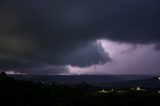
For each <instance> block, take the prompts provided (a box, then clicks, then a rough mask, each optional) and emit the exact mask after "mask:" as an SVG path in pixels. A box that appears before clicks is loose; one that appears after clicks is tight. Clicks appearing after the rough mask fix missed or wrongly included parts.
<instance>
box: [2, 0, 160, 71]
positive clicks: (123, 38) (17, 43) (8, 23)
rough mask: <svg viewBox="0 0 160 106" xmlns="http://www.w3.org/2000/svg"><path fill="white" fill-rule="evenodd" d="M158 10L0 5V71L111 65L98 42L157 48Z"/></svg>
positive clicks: (59, 3) (89, 1)
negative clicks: (108, 63) (110, 41)
mask: <svg viewBox="0 0 160 106" xmlns="http://www.w3.org/2000/svg"><path fill="white" fill-rule="evenodd" d="M159 4H160V1H159V0H152V1H151V0H129V1H128V0H121V1H119V0H112V1H109V0H75V1H72V0H69V1H66V0H54V1H51V0H34V1H33V0H23V1H22V0H14V1H13V0H4V1H1V2H0V23H1V24H0V63H1V65H0V69H1V70H4V69H15V70H17V69H19V70H20V69H25V68H28V69H32V68H33V69H35V67H37V68H38V69H39V67H40V66H43V67H46V66H48V65H52V66H56V67H57V66H64V67H65V66H66V65H73V66H79V67H86V66H91V65H93V64H104V63H107V62H110V61H111V60H112V59H111V58H110V57H109V54H108V53H107V52H104V50H103V48H102V47H101V45H100V44H97V42H96V41H97V39H100V38H105V39H111V40H113V41H116V42H121V43H123V42H127V43H132V44H159V42H160V36H159V35H160V30H159V28H160V21H159V19H160V7H159ZM157 47H158V46H156V49H157ZM33 72H34V71H33ZM55 72H56V71H55ZM37 73H38V72H37ZM44 73H45V72H44ZM46 73H48V72H47V71H46Z"/></svg>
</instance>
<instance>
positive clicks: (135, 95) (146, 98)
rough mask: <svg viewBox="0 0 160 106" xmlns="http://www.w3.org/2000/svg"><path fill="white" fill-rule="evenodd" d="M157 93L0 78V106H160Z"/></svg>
mask: <svg viewBox="0 0 160 106" xmlns="http://www.w3.org/2000/svg"><path fill="white" fill-rule="evenodd" d="M157 91H158V89H149V90H136V89H133V88H132V89H130V88H126V89H125V88H124V89H116V90H115V89H114V90H112V89H105V90H102V88H100V87H95V86H90V85H88V84H86V83H85V82H82V83H81V84H77V85H72V86H69V85H67V86H66V85H55V84H43V82H31V81H17V80H15V79H13V78H11V77H7V76H5V75H4V74H1V75H0V106H160V94H159V93H158V92H157Z"/></svg>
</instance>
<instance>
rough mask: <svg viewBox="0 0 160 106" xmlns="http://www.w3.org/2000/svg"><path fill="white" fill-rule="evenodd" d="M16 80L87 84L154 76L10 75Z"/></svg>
mask: <svg viewBox="0 0 160 106" xmlns="http://www.w3.org/2000/svg"><path fill="white" fill-rule="evenodd" d="M12 77H14V78H15V79H18V80H32V81H37V80H38V81H43V82H46V83H52V82H54V83H56V84H78V83H81V81H85V82H87V83H88V84H97V83H114V82H121V81H130V80H141V79H149V78H152V77H155V76H153V75H12Z"/></svg>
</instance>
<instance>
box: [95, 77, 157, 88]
mask: <svg viewBox="0 0 160 106" xmlns="http://www.w3.org/2000/svg"><path fill="white" fill-rule="evenodd" d="M95 85H97V86H103V87H109V88H128V87H137V86H140V87H144V88H160V80H159V79H158V77H153V78H149V79H141V80H129V81H119V82H113V83H97V84H95Z"/></svg>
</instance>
